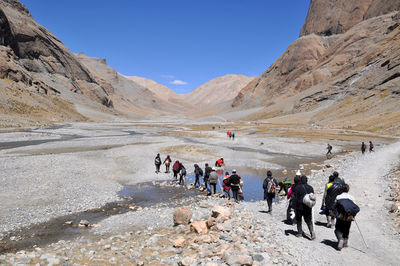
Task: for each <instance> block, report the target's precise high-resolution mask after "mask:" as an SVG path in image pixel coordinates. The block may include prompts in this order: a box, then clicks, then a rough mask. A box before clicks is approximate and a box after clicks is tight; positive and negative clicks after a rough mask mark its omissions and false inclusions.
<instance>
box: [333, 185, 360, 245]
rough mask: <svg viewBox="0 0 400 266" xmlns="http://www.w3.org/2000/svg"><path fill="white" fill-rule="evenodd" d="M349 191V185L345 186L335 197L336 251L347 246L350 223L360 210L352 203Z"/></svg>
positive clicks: (352, 199)
mask: <svg viewBox="0 0 400 266" xmlns="http://www.w3.org/2000/svg"><path fill="white" fill-rule="evenodd" d="M349 190H350V187H349V185H347V184H345V185H344V186H343V193H342V194H340V195H338V196H337V197H336V203H335V213H336V216H337V222H336V226H335V235H336V238H337V240H338V246H337V248H338V250H341V249H342V248H346V247H347V246H348V241H349V233H350V227H351V222H352V221H354V219H355V215H356V214H357V213H358V212H359V211H360V208H359V207H358V206H357V205H356V204H355V202H354V198H353V196H351V195H350V194H349V193H348V192H349Z"/></svg>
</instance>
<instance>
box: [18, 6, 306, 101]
mask: <svg viewBox="0 0 400 266" xmlns="http://www.w3.org/2000/svg"><path fill="white" fill-rule="evenodd" d="M20 1H21V2H22V3H23V4H25V5H26V6H27V7H28V9H29V10H30V12H31V14H32V16H33V17H34V19H35V20H36V21H38V22H39V23H40V24H42V25H43V26H44V27H46V28H48V29H49V30H50V31H51V32H53V33H54V34H55V35H56V36H57V37H58V38H59V39H60V40H61V41H62V42H63V43H64V44H65V45H66V46H67V47H68V48H69V49H70V50H71V51H72V52H83V53H85V54H86V55H88V56H93V57H99V58H106V59H107V63H108V65H110V66H111V67H113V68H115V69H116V70H117V71H118V72H120V73H122V74H124V75H128V76H141V77H146V78H150V79H153V80H155V81H157V82H159V83H161V84H164V85H166V86H168V87H169V88H171V89H173V90H174V91H176V92H177V93H187V92H190V91H192V90H193V89H195V88H196V87H198V86H200V85H201V84H202V83H204V82H207V81H209V80H211V79H213V78H216V77H219V76H223V75H225V74H244V75H248V76H258V75H260V74H262V73H263V72H264V71H265V70H267V69H268V67H269V66H270V65H271V64H272V63H273V62H274V61H275V60H276V59H277V58H278V57H279V56H280V55H281V54H282V53H283V52H284V51H285V49H286V48H287V47H288V46H289V45H290V43H292V42H293V41H294V40H296V39H297V38H298V36H299V33H300V29H301V26H302V25H303V23H304V20H305V17H306V15H307V11H308V6H309V2H310V0H288V1H284V0H281V1H271V0H247V1H245V0H227V1H225V0H197V1H196V0H114V1H110V0H104V1H103V0H57V1H55V0H20Z"/></svg>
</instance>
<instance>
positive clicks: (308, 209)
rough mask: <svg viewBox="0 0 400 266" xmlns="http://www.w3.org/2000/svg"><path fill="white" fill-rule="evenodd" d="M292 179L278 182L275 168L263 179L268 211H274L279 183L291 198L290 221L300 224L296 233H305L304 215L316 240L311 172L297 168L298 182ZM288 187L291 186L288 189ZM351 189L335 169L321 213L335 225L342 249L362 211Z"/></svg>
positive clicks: (328, 184) (289, 205) (327, 185)
mask: <svg viewBox="0 0 400 266" xmlns="http://www.w3.org/2000/svg"><path fill="white" fill-rule="evenodd" d="M290 183H291V181H290V179H285V180H284V181H283V182H280V183H278V182H277V181H276V179H275V178H273V177H272V172H271V171H267V177H266V178H265V180H264V183H263V189H264V200H266V201H267V205H268V211H267V212H268V213H270V212H271V211H272V200H273V199H274V198H275V195H276V192H277V187H278V186H279V187H280V191H282V189H284V190H285V195H286V196H287V199H288V200H289V204H288V208H287V218H286V219H287V222H288V223H290V224H297V234H296V237H301V236H303V228H302V218H303V217H304V221H305V223H306V225H307V227H308V229H309V231H310V238H311V240H313V239H315V237H316V234H315V228H314V221H313V211H312V208H313V207H314V205H315V204H316V197H315V195H314V189H313V187H312V186H310V185H309V184H308V178H307V176H305V175H302V174H301V171H300V170H298V171H297V172H296V176H295V177H294V183H293V184H291V185H290ZM289 185H290V187H289ZM288 187H289V189H288V190H287V188H288ZM349 190H350V187H349V185H348V184H346V183H345V182H344V180H343V179H341V178H339V173H338V172H336V171H335V172H333V174H332V175H331V176H329V181H328V183H327V184H326V185H325V191H324V195H323V197H322V205H321V212H320V214H323V215H326V217H327V227H328V228H331V227H332V226H335V231H334V232H335V235H336V238H337V240H338V244H337V249H338V250H341V249H342V248H344V247H347V246H348V239H349V232H350V227H351V222H352V221H354V218H355V216H356V214H357V213H358V212H359V211H360V209H359V207H358V206H357V205H356V204H355V202H354V198H353V196H351V195H350V194H349V193H348V192H349ZM280 191H279V192H280ZM279 192H278V193H279ZM335 221H336V223H335Z"/></svg>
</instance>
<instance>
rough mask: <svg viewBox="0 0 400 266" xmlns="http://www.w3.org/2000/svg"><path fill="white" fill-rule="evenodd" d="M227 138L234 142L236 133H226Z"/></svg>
mask: <svg viewBox="0 0 400 266" xmlns="http://www.w3.org/2000/svg"><path fill="white" fill-rule="evenodd" d="M226 136H227V137H228V138H229V139H232V140H235V133H234V132H232V131H229V130H228V131H227V132H226Z"/></svg>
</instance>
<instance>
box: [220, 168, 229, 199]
mask: <svg viewBox="0 0 400 266" xmlns="http://www.w3.org/2000/svg"><path fill="white" fill-rule="evenodd" d="M222 188H223V189H224V195H225V198H228V200H230V199H231V194H230V190H231V187H230V186H229V172H225V176H224V180H222Z"/></svg>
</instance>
